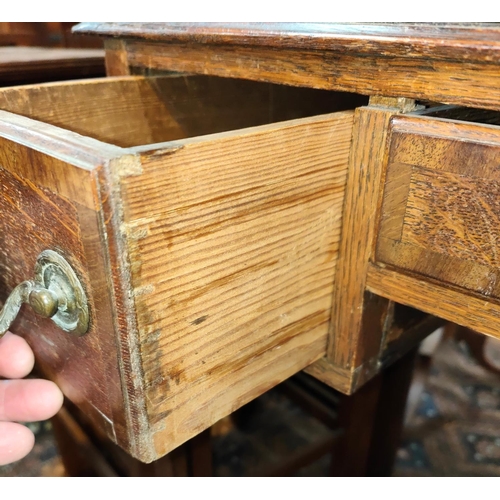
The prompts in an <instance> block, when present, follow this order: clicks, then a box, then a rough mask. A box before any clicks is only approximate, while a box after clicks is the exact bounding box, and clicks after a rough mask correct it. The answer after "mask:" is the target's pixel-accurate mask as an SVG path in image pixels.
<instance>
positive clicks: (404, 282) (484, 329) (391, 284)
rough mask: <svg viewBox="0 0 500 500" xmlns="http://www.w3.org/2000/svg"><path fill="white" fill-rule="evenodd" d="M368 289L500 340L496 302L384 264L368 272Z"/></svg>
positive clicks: (372, 267) (499, 316) (499, 315)
mask: <svg viewBox="0 0 500 500" xmlns="http://www.w3.org/2000/svg"><path fill="white" fill-rule="evenodd" d="M366 286H367V289H368V290H370V291H372V292H373V293H376V294H378V295H381V296H382V297H387V298H390V299H391V300H395V301H398V302H400V303H402V304H406V305H408V306H411V307H416V308H418V309H420V310H422V311H425V312H427V313H430V314H434V315H436V316H439V317H441V318H444V319H446V320H448V321H452V322H453V323H457V324H459V325H462V326H467V327H469V328H471V329H474V330H476V331H478V332H481V333H483V334H486V335H490V336H492V337H496V338H498V337H499V332H500V304H499V303H498V302H497V301H495V300H491V299H490V300H488V301H487V300H484V297H481V296H474V295H472V294H464V293H463V292H461V291H459V290H456V289H453V288H450V287H448V286H443V285H442V284H440V283H439V282H437V281H435V280H432V279H422V278H421V277H419V276H418V275H413V276H412V275H408V274H403V273H401V272H398V271H396V270H393V269H389V268H384V267H381V266H380V265H376V264H371V265H370V267H369V269H368V277H367V285H366Z"/></svg>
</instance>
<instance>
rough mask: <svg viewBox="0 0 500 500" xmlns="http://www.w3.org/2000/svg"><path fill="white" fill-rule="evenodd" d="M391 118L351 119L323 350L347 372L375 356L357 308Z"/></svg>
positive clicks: (363, 112) (375, 344)
mask: <svg viewBox="0 0 500 500" xmlns="http://www.w3.org/2000/svg"><path fill="white" fill-rule="evenodd" d="M394 113H395V110H393V109H392V110H391V109H382V108H381V109H377V108H359V109H357V110H356V114H355V125H354V130H355V132H354V137H353V146H352V154H351V157H350V160H349V176H348V182H347V187H346V201H345V211H344V221H343V227H342V239H341V243H340V249H339V266H338V272H337V276H336V286H335V291H334V298H333V308H332V324H331V330H330V343H329V346H328V358H329V360H330V361H331V362H333V363H334V364H337V365H339V366H341V367H344V368H348V369H349V368H356V367H357V366H358V365H360V364H362V363H363V361H364V360H365V359H370V358H372V357H373V356H375V355H376V354H377V353H378V351H379V347H380V340H381V335H377V334H374V333H373V328H374V326H375V327H377V326H376V325H377V323H375V324H374V323H373V321H370V325H368V324H366V325H365V328H363V326H362V322H363V314H364V312H363V307H364V306H363V303H364V292H365V275H366V269H367V266H368V262H369V257H370V255H371V252H372V245H373V241H374V238H375V235H376V233H375V223H376V215H377V205H378V199H379V192H380V182H381V176H382V167H383V156H384V153H385V145H386V141H385V139H386V133H387V129H388V123H389V119H390V117H391V116H392V114H394ZM379 330H380V328H379Z"/></svg>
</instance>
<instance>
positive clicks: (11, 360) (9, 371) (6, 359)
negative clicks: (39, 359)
mask: <svg viewBox="0 0 500 500" xmlns="http://www.w3.org/2000/svg"><path fill="white" fill-rule="evenodd" d="M34 363H35V357H34V356H33V351H32V350H31V347H30V346H29V345H28V343H27V342H26V340H24V339H23V338H22V337H19V336H18V335H14V334H13V333H10V332H7V333H6V334H5V335H4V336H3V337H2V338H1V339H0V377H5V378H23V377H26V375H28V374H29V373H30V372H31V370H32V369H33V365H34Z"/></svg>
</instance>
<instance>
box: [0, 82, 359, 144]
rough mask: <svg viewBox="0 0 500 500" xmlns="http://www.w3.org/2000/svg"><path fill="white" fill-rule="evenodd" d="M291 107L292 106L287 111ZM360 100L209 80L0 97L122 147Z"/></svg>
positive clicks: (24, 91) (78, 85) (27, 91)
mask: <svg viewBox="0 0 500 500" xmlns="http://www.w3.org/2000/svg"><path fill="white" fill-rule="evenodd" d="M290 101H292V102H294V103H296V104H294V106H289V103H290ZM364 102H365V98H363V97H362V96H358V95H354V94H340V93H336V92H326V91H319V90H313V89H296V88H289V87H282V86H278V85H270V84H266V83H258V82H250V81H244V80H235V79H228V78H216V77H209V76H190V77H188V76H171V77H149V78H144V77H120V78H103V79H93V80H85V81H79V82H63V83H53V84H45V85H30V86H22V87H13V88H7V89H4V90H3V91H2V92H0V109H2V110H5V111H11V112H14V113H17V114H20V115H24V116H28V117H30V118H32V119H35V120H39V121H41V122H44V123H49V124H51V125H55V126H57V127H60V128H63V129H69V130H71V131H73V132H76V133H78V134H81V135H83V136H87V137H93V138H95V139H98V140H100V141H103V142H107V143H110V144H114V145H116V146H121V147H131V146H139V145H146V144H153V143H160V142H165V141H174V140H179V139H185V138H188V137H196V136H201V135H207V134H214V133H218V132H225V131H228V130H238V129H241V128H246V127H252V126H256V125H263V124H266V123H272V122H278V121H285V120H292V119H295V118H303V117H307V116H313V115H316V114H325V113H329V112H333V111H340V110H344V109H352V108H353V107H355V106H356V105H360V104H363V103H364Z"/></svg>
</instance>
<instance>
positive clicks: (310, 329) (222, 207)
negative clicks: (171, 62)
mask: <svg viewBox="0 0 500 500" xmlns="http://www.w3.org/2000/svg"><path fill="white" fill-rule="evenodd" d="M352 127H353V113H352V112H344V113H337V114H333V115H325V116H323V117H316V118H311V119H305V120H296V121H292V122H287V123H284V124H279V125H272V126H264V127H257V128H254V129H247V130H242V131H239V132H234V133H226V134H220V135H215V136H208V137H206V138H200V139H197V140H188V141H183V142H179V143H176V145H175V148H174V147H173V148H172V149H171V150H164V151H157V152H151V153H150V154H144V155H143V156H142V166H141V170H140V171H136V172H134V175H130V176H127V177H125V178H123V179H122V181H121V183H122V185H121V189H122V198H123V206H124V228H123V229H124V232H125V234H126V237H127V240H128V247H129V253H130V261H131V274H132V287H133V294H134V299H135V304H136V312H137V322H138V328H139V337H140V343H141V356H142V364H143V369H144V376H145V378H146V380H145V386H146V401H147V405H148V413H149V420H150V422H151V425H152V432H153V433H154V434H155V443H156V451H157V454H158V456H161V455H163V454H165V453H167V452H168V451H170V450H171V449H173V448H175V447H176V446H178V445H179V444H181V443H182V442H184V441H186V440H187V439H189V438H190V437H192V436H193V435H194V434H196V433H198V432H200V431H201V430H203V429H204V428H207V427H208V426H210V425H211V424H213V423H214V422H216V421H217V420H219V419H220V418H222V417H223V416H225V415H227V414H229V413H230V412H232V411H234V410H236V409H237V408H238V407H240V406H242V405H243V404H245V403H246V402H248V401H250V400H251V399H253V398H255V397H257V396H258V395H260V394H262V393H263V392H264V391H266V390H268V389H269V388H271V387H272V386H274V385H276V384H278V383H279V382H280V381H282V380H283V379H285V378H287V377H289V376H290V375H292V374H293V373H295V372H297V371H298V370H300V369H302V368H304V367H305V366H307V365H308V364H310V363H311V362H313V361H314V360H315V359H318V358H319V357H321V356H323V355H324V354H325V352H326V342H327V334H328V327H329V322H330V309H331V302H332V292H333V282H334V271H335V267H336V262H337V255H338V245H339V238H340V228H341V222H342V207H343V200H344V189H345V182H346V174H347V161H348V155H349V149H350V144H351V134H352Z"/></svg>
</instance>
